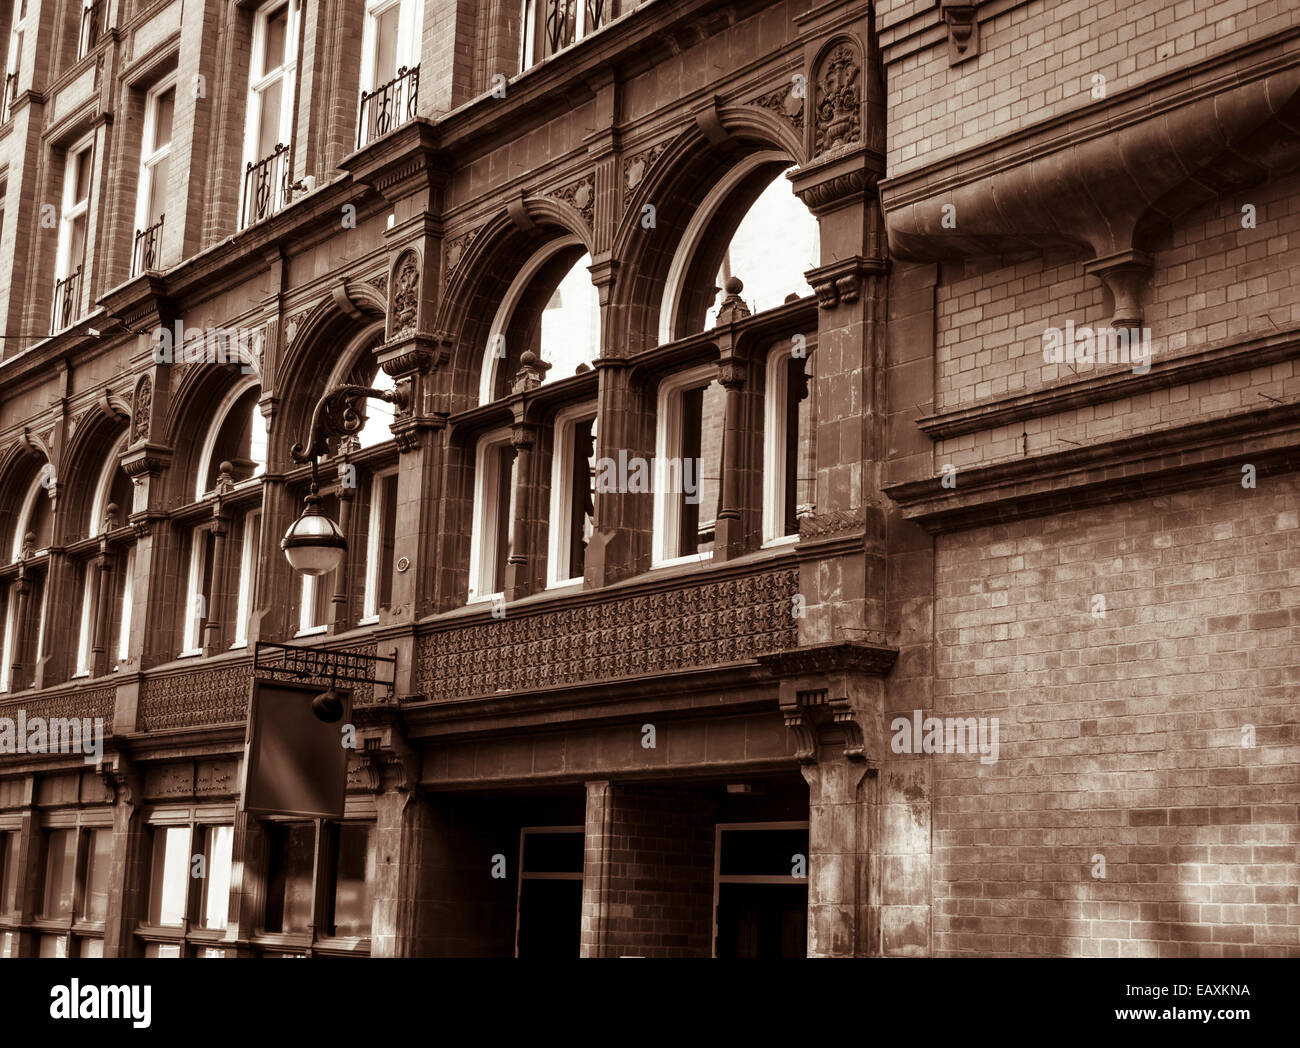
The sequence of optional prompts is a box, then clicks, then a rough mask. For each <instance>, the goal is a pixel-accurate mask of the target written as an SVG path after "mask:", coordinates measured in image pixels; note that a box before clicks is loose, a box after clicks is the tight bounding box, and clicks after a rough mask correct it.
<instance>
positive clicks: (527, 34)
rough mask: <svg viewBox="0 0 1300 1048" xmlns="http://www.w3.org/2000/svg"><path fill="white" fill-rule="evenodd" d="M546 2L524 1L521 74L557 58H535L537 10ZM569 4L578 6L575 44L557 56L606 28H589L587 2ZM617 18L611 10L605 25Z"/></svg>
mask: <svg viewBox="0 0 1300 1048" xmlns="http://www.w3.org/2000/svg"><path fill="white" fill-rule="evenodd" d="M545 2H546V0H523V12H522V14H521V18H522V21H521V22H520V26H521V29H520V33H519V36H520V40H519V69H520V71H521V72H522V71H523V70H526V69H531V68H532V67H533V66H535V65H538V64H539V63H541V62H545V61H548V60H549V59H550V58H554V57H555V55H550V56H548V57H547V58H537V57H535V56H536V54H537V44H538V41H537V39H536V35H537V8H538V6H539V5H543V4H545ZM569 2H570V3H575V4H577V5H578V17H577V23H576V25H575V26H574V29H573V43H572V44H566V45H565V46H564V47H562V48H560V50H558V51H556V52H555V54H556V55H559V54H563V53H564V52H565V51H567V50H568V49H569V48H570V47H573V46H574V44H577V43H578V42H579V41H581V40H583V39H585V38H586V37H587V36H588V35H590V34H591V33H594V32H597V31H598V30H600V29H603V28H604V26H598V27H597V28H596V29H589V28H587V3H586V0H569ZM610 7H611V9H612V8H613V0H610ZM615 17H616V16H615V15H614V14H613V13H612V10H611V13H609V14H607V15H606V17H605V25H609V23H610V22H612V21H614V18H615Z"/></svg>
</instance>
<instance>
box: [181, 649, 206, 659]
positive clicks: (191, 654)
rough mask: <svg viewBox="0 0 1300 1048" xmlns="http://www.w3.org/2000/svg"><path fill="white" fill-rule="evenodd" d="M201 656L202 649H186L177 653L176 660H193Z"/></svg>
mask: <svg viewBox="0 0 1300 1048" xmlns="http://www.w3.org/2000/svg"><path fill="white" fill-rule="evenodd" d="M202 654H203V649H202V648H188V649H186V650H185V651H181V652H177V653H176V657H177V658H178V659H194V658H198V657H199V656H201V655H202Z"/></svg>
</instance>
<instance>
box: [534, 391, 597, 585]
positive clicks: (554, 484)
mask: <svg viewBox="0 0 1300 1048" xmlns="http://www.w3.org/2000/svg"><path fill="white" fill-rule="evenodd" d="M595 467H596V410H595V405H594V404H593V405H580V406H577V407H571V408H565V409H564V410H563V411H561V412H560V413H559V414H558V415H557V416H556V419H555V429H554V438H553V444H552V450H551V513H550V533H549V537H550V548H549V550H548V552H547V558H546V563H547V565H548V567H547V579H546V581H547V585H548V586H564V585H567V584H569V583H572V582H580V581H582V578H583V572H584V569H585V567H586V554H587V543H588V542H589V541H590V540H591V536H592V533H593V532H594V531H595V490H596V470H595Z"/></svg>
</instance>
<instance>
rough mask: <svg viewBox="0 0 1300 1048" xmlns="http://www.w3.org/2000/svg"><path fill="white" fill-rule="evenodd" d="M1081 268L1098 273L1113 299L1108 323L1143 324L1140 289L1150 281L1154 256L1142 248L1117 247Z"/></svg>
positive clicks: (1095, 274)
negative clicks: (1112, 311) (1113, 310)
mask: <svg viewBox="0 0 1300 1048" xmlns="http://www.w3.org/2000/svg"><path fill="white" fill-rule="evenodd" d="M1083 271H1084V272H1085V273H1088V274H1089V275H1091V276H1094V277H1097V278H1098V279H1099V280H1100V281H1101V282H1102V283H1103V284H1105V285H1106V290H1108V291H1109V292H1110V293H1111V297H1112V298H1114V300H1115V315H1114V316H1113V317H1111V321H1110V324H1111V327H1114V328H1131V327H1141V326H1142V290H1143V288H1145V287H1146V286H1147V285H1148V284H1150V283H1151V278H1152V275H1153V274H1154V273H1155V259H1154V258H1152V256H1151V255H1150V254H1148V253H1147V252H1145V251H1136V250H1134V251H1118V252H1116V253H1115V254H1113V255H1105V256H1103V257H1102V258H1096V259H1093V260H1092V261H1091V262H1088V263H1085V264H1084V267H1083Z"/></svg>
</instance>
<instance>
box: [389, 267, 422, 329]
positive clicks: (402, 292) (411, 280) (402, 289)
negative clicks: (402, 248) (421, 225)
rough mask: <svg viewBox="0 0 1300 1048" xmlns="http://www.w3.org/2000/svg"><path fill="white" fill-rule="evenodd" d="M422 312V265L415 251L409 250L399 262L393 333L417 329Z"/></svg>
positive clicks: (394, 296) (395, 286) (395, 289)
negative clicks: (416, 325)
mask: <svg viewBox="0 0 1300 1048" xmlns="http://www.w3.org/2000/svg"><path fill="white" fill-rule="evenodd" d="M419 312H420V267H419V263H418V259H417V258H416V255H415V252H414V251H408V252H407V253H406V254H404V255H403V256H402V257H401V258H400V259H398V262H397V276H396V278H395V284H394V286H393V311H392V322H391V326H392V335H393V336H394V337H396V336H397V335H404V334H406V333H407V332H408V331H414V330H415V324H416V320H417V318H418V317H419Z"/></svg>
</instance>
